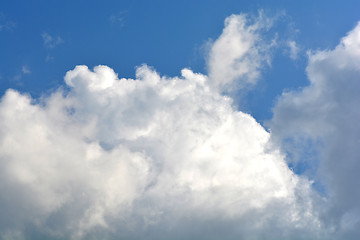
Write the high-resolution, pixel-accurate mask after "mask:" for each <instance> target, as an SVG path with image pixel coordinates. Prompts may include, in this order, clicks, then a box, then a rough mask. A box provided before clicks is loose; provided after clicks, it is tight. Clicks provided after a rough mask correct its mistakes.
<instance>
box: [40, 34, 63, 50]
mask: <svg viewBox="0 0 360 240" xmlns="http://www.w3.org/2000/svg"><path fill="white" fill-rule="evenodd" d="M41 37H42V38H43V42H44V46H45V47H47V48H54V47H56V46H58V45H59V44H61V43H63V42H64V40H63V39H62V38H61V37H59V36H57V37H54V36H51V35H50V34H48V33H43V34H41Z"/></svg>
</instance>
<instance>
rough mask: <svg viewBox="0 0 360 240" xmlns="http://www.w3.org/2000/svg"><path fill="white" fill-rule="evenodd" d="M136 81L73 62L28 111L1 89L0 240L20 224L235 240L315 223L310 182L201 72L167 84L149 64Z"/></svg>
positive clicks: (27, 104) (26, 102) (28, 102)
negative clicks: (61, 82)
mask: <svg viewBox="0 0 360 240" xmlns="http://www.w3.org/2000/svg"><path fill="white" fill-rule="evenodd" d="M136 75H137V79H135V80H134V79H118V77H117V75H116V74H115V73H114V71H113V70H112V69H110V68H109V67H106V66H98V67H95V68H94V71H91V70H89V69H88V68H87V67H86V66H77V67H76V68H75V69H74V70H71V71H69V72H68V73H67V74H66V76H65V82H66V84H67V85H68V86H69V87H70V88H71V89H70V91H69V92H68V93H64V92H61V91H60V90H59V91H57V92H55V93H54V94H53V95H51V96H50V97H48V98H45V99H42V100H41V102H40V103H34V102H33V100H32V99H31V98H30V97H29V96H26V95H22V94H20V93H18V92H16V91H14V90H9V91H7V93H6V94H5V96H4V97H3V99H2V101H1V105H0V114H1V117H0V119H1V122H0V125H1V129H2V130H1V134H0V135H1V145H0V153H1V155H0V159H1V171H2V174H1V176H2V181H1V189H2V192H5V193H6V194H2V196H1V203H2V204H1V206H2V208H4V209H6V211H8V212H9V214H7V215H3V216H2V219H1V220H2V222H5V221H8V222H9V224H3V225H1V228H2V229H1V230H2V232H3V234H5V235H6V234H9V233H8V232H9V231H10V230H11V231H15V230H18V229H17V227H18V228H21V226H24V224H25V226H28V225H29V224H30V225H31V227H32V228H35V229H37V230H38V231H40V232H41V234H45V235H50V236H59V235H60V236H64V234H65V236H66V234H68V235H67V236H69V237H75V238H78V237H85V238H86V237H88V236H91V234H92V233H93V231H95V232H96V230H95V229H98V228H100V229H102V230H103V231H105V230H107V231H108V232H109V233H113V234H115V235H116V234H120V235H121V236H124V237H126V238H136V237H137V236H145V234H154V236H152V238H154V239H168V238H169V237H171V238H176V237H177V238H179V239H180V238H182V237H186V238H195V237H196V236H200V235H202V236H206V237H209V238H210V237H211V236H212V234H214V233H216V232H217V233H218V234H219V233H222V234H225V233H227V232H228V231H230V238H236V237H238V236H241V235H244V236H247V234H249V236H250V235H253V236H254V237H258V236H261V235H259V232H261V234H265V232H266V231H267V230H270V228H272V227H274V226H276V227H277V229H276V230H273V229H272V231H273V233H272V234H274V236H283V235H284V236H286V234H288V233H284V232H283V231H282V229H281V228H282V227H284V226H287V228H288V230H289V231H290V230H291V231H296V230H298V229H301V228H305V227H306V226H307V227H308V225H309V223H312V224H315V226H317V225H316V224H317V218H316V216H315V215H314V211H313V210H312V206H311V205H312V203H311V201H310V199H309V195H310V194H311V192H310V189H309V183H308V182H307V181H306V180H305V179H301V178H299V177H298V176H296V175H294V174H293V172H291V171H290V170H289V168H288V167H287V165H286V163H285V161H284V158H283V156H282V155H281V154H280V152H279V151H278V150H277V149H273V148H272V147H271V145H269V143H268V140H269V133H268V132H266V131H265V130H264V129H263V127H262V126H261V125H260V124H258V123H257V122H256V121H255V119H253V118H252V117H251V116H250V115H247V114H245V113H242V112H238V111H236V110H234V109H233V108H232V107H231V99H229V98H228V97H226V96H222V95H220V94H219V93H217V92H215V91H213V90H211V88H210V87H209V85H208V81H209V80H208V78H207V77H206V76H204V75H201V74H196V73H193V72H192V71H191V70H189V69H183V70H182V76H181V77H176V78H165V77H160V76H159V75H158V73H156V72H155V71H154V70H152V69H150V68H149V67H147V66H142V67H139V68H138V69H137V73H136ZM299 191H300V192H301V198H300V197H299V195H298V193H299ZM13 199H17V200H16V201H13ZM20 206H21V207H20ZM304 206H307V207H306V208H304ZM285 212H286V213H287V214H285ZM4 218H6V220H5V219H4ZM274 219H275V220H274ZM213 224H215V226H216V227H215V228H214V230H211V229H208V226H210V225H213ZM241 226H243V227H241ZM270 226H271V227H270ZM191 227H192V229H191ZM13 228H14V229H13ZM187 228H189V229H191V231H190V232H182V231H185V229H187ZM242 228H243V229H242ZM311 228H316V227H313V226H311ZM104 229H105V230H104ZM204 229H208V230H206V231H208V233H206V232H204ZM218 230H219V231H220V232H218ZM265 230H266V231H265ZM11 231H10V232H11ZM153 231H156V233H153ZM245 231H246V232H245ZM100 232H101V231H100ZM235 233H237V234H235Z"/></svg>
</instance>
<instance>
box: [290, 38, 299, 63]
mask: <svg viewBox="0 0 360 240" xmlns="http://www.w3.org/2000/svg"><path fill="white" fill-rule="evenodd" d="M287 46H288V49H289V50H288V52H289V57H290V58H291V59H292V60H296V59H297V58H298V54H299V51H300V49H299V47H298V46H297V44H296V42H295V41H292V40H290V41H288V42H287Z"/></svg>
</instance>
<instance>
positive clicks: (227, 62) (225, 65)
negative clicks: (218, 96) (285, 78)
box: [208, 12, 275, 91]
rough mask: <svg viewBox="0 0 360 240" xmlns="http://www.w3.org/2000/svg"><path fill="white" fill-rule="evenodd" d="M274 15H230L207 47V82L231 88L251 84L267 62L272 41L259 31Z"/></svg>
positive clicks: (223, 88)
mask: <svg viewBox="0 0 360 240" xmlns="http://www.w3.org/2000/svg"><path fill="white" fill-rule="evenodd" d="M273 21H274V19H271V18H268V17H265V16H264V14H263V12H259V17H258V18H256V19H255V20H253V21H251V19H250V18H249V17H247V16H246V15H244V14H242V15H232V16H230V17H228V18H226V20H225V28H224V30H223V32H222V34H221V35H220V37H219V38H218V39H217V40H216V41H215V42H214V44H213V46H212V47H211V50H210V53H209V59H208V68H209V78H210V81H211V84H212V85H213V86H215V87H218V88H220V89H221V90H226V91H231V90H233V89H234V88H235V89H240V88H244V87H249V86H251V85H254V84H255V83H256V81H257V80H258V78H259V76H260V71H261V68H262V67H264V64H270V55H269V50H270V49H271V47H272V46H273V45H274V44H275V43H274V42H271V41H270V42H266V41H265V40H264V38H263V35H261V33H263V32H265V31H267V30H268V29H269V28H270V27H271V26H272V24H273Z"/></svg>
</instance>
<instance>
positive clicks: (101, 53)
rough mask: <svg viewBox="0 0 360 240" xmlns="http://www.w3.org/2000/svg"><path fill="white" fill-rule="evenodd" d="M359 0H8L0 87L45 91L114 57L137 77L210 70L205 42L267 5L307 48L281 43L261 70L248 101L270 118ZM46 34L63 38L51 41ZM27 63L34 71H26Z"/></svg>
mask: <svg viewBox="0 0 360 240" xmlns="http://www.w3.org/2000/svg"><path fill="white" fill-rule="evenodd" d="M358 7H359V2H358V1H346V2H345V3H341V2H340V1H331V2H329V1H297V2H294V1H292V2H289V1H276V2H273V1H271V2H270V1H251V2H250V1H225V2H223V1H213V0H211V1H151V2H150V1H105V2H103V3H101V4H100V3H99V2H98V1H62V2H59V1H35V2H33V1H32V2H29V1H11V2H3V3H1V9H0V10H1V12H0V13H1V18H0V21H1V24H2V26H4V27H2V30H1V32H0V34H1V45H0V48H1V49H0V51H1V56H0V75H1V85H0V92H1V94H3V93H4V92H5V91H6V89H8V88H14V89H18V90H20V91H23V92H28V93H30V94H31V95H32V96H34V97H39V96H40V95H41V94H43V93H46V92H47V91H48V90H49V89H53V88H57V87H59V86H60V85H63V77H64V74H65V72H66V71H68V70H69V69H71V68H73V67H74V66H76V65H79V64H85V65H87V66H89V67H93V66H96V65H99V64H104V65H108V66H110V67H112V68H113V69H114V70H115V72H117V73H119V75H121V76H122V77H134V69H135V66H139V65H141V64H143V63H146V64H148V65H150V66H153V67H155V68H156V70H157V71H159V72H160V73H161V74H163V75H167V76H176V75H178V74H179V71H180V69H182V68H183V67H189V68H191V69H193V70H194V71H195V72H202V73H206V67H205V55H206V43H207V42H208V41H209V39H216V38H217V36H218V35H219V34H220V33H221V31H222V28H223V21H224V19H225V18H226V17H227V16H229V15H231V14H238V13H250V14H251V13H252V14H254V13H256V12H257V11H258V10H259V9H263V10H265V11H266V12H268V13H269V14H270V15H271V14H273V15H275V14H278V13H279V12H284V13H285V14H286V16H284V17H282V19H281V20H280V21H279V22H278V24H277V25H278V26H276V28H277V29H276V31H278V32H279V35H280V38H283V40H286V39H287V38H289V39H290V38H291V39H294V40H296V41H297V42H298V43H299V44H300V45H299V47H300V48H301V51H300V52H299V56H298V58H297V59H296V60H295V61H289V58H288V56H287V54H286V53H284V52H283V51H282V50H281V49H276V51H274V53H273V55H274V56H273V59H272V66H271V67H270V68H268V69H265V70H264V71H263V79H265V81H264V83H265V84H263V85H261V86H258V87H257V88H256V89H255V90H254V91H253V92H252V93H251V94H250V96H249V100H248V101H247V102H246V103H243V104H242V105H243V106H242V107H243V108H244V110H245V111H247V112H251V113H252V114H254V115H255V116H256V117H257V119H259V120H264V119H269V118H270V117H271V111H270V108H271V107H272V105H273V100H274V98H275V97H276V96H278V95H279V94H280V93H281V92H282V90H283V89H293V88H297V87H300V86H304V85H306V84H307V79H306V76H305V75H304V71H303V70H304V68H305V66H306V62H307V58H306V51H307V50H309V49H313V50H316V49H327V48H332V47H334V46H336V45H337V43H338V41H339V39H340V38H341V37H342V36H344V35H345V33H346V32H347V31H349V29H351V28H352V27H354V25H355V24H356V22H357V21H358V11H357V9H358ZM290 28H293V29H290ZM43 34H48V35H49V36H51V37H52V38H53V39H54V40H53V41H54V42H56V41H57V40H56V39H57V38H60V39H61V41H60V42H59V43H52V44H53V45H54V46H51V47H49V46H48V47H47V46H46V44H44V39H43V37H42V35H43ZM23 66H26V68H28V69H29V71H30V72H31V73H29V74H22V68H23ZM20 75H21V77H20ZM18 78H20V79H18Z"/></svg>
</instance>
